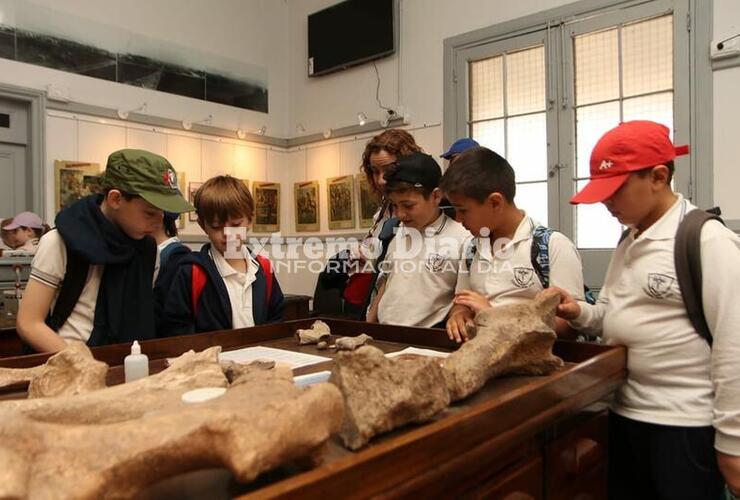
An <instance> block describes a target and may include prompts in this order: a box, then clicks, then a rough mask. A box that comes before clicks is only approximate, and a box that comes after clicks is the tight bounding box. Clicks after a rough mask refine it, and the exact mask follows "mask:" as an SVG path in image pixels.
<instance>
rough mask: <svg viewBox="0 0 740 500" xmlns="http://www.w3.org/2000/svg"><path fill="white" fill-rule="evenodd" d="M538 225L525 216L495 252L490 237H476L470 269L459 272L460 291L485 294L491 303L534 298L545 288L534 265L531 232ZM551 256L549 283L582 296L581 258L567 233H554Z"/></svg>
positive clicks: (525, 300)
mask: <svg viewBox="0 0 740 500" xmlns="http://www.w3.org/2000/svg"><path fill="white" fill-rule="evenodd" d="M538 225H539V224H538V223H537V222H535V221H534V220H533V219H532V218H531V217H528V216H526V215H525V217H524V218H523V219H522V221H521V222H520V223H519V226H518V227H517V229H516V231H515V232H514V237H513V238H512V239H511V241H510V242H508V243H507V244H506V245H503V246H502V247H501V248H500V249H496V251H495V252H492V248H491V240H490V238H482V237H479V238H477V239H476V253H475V255H474V256H473V259H472V261H471V263H470V269H469V272H462V273H460V279H459V280H458V285H457V291H460V290H472V291H474V292H476V293H479V294H481V295H483V296H484V297H486V298H487V299H488V302H489V303H490V304H491V305H492V306H500V305H505V304H522V303H526V302H528V301H530V300H532V299H533V298H534V297H535V295H537V294H538V293H540V292H541V291H542V290H544V288H543V287H542V283H541V282H540V279H539V278H538V276H537V273H536V272H535V270H534V268H533V267H532V253H531V252H532V232H533V231H534V229H535V227H537V226H538ZM494 253H495V255H493V254H494ZM548 255H549V257H550V275H549V276H550V286H557V287H559V288H562V289H563V290H565V291H567V292H568V293H570V294H571V295H572V296H573V297H576V298H580V299H583V269H582V267H581V257H580V255H579V254H578V250H577V249H576V246H575V245H574V244H573V242H572V241H570V240H569V239H568V238H567V237H566V236H565V235H563V234H561V233H559V232H553V233H552V235H551V236H550V244H549V247H548ZM465 270H466V269H465V267H463V271H465Z"/></svg>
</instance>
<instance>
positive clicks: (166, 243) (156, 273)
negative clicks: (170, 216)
mask: <svg viewBox="0 0 740 500" xmlns="http://www.w3.org/2000/svg"><path fill="white" fill-rule="evenodd" d="M173 243H180V238H178V237H177V236H173V237H171V238H167V239H166V240H164V241H163V242H162V243H160V244H159V245H157V260H156V261H155V262H154V276H153V277H152V286H154V285H153V284H154V283H156V282H157V277H158V276H159V268H160V267H162V261H161V258H160V255H162V251H163V250H164V249H165V248H167V247H168V246H170V245H172V244H173Z"/></svg>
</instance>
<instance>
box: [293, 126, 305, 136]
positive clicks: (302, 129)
mask: <svg viewBox="0 0 740 500" xmlns="http://www.w3.org/2000/svg"><path fill="white" fill-rule="evenodd" d="M295 132H296V134H298V135H303V134H305V133H306V127H304V126H303V124H302V123H299V124H298V125H296V126H295Z"/></svg>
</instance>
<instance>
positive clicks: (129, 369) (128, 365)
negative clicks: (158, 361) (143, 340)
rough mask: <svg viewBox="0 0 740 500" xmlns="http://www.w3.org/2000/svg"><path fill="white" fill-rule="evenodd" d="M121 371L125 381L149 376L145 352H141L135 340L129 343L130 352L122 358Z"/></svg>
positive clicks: (147, 359)
mask: <svg viewBox="0 0 740 500" xmlns="http://www.w3.org/2000/svg"><path fill="white" fill-rule="evenodd" d="M123 372H124V375H125V377H126V382H133V381H134V380H138V379H140V378H144V377H148V376H149V358H148V357H147V356H146V354H141V346H140V345H139V341H137V340H134V343H133V344H131V354H129V355H128V356H126V357H125V358H123Z"/></svg>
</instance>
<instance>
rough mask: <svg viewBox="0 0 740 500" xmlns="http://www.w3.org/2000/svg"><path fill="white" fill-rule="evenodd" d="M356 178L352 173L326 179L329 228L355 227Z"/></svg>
mask: <svg viewBox="0 0 740 500" xmlns="http://www.w3.org/2000/svg"><path fill="white" fill-rule="evenodd" d="M354 185H355V178H354V176H352V175H343V176H341V177H331V178H329V179H327V180H326V191H327V194H328V196H327V198H328V200H329V229H352V228H354V227H355V203H354Z"/></svg>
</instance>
